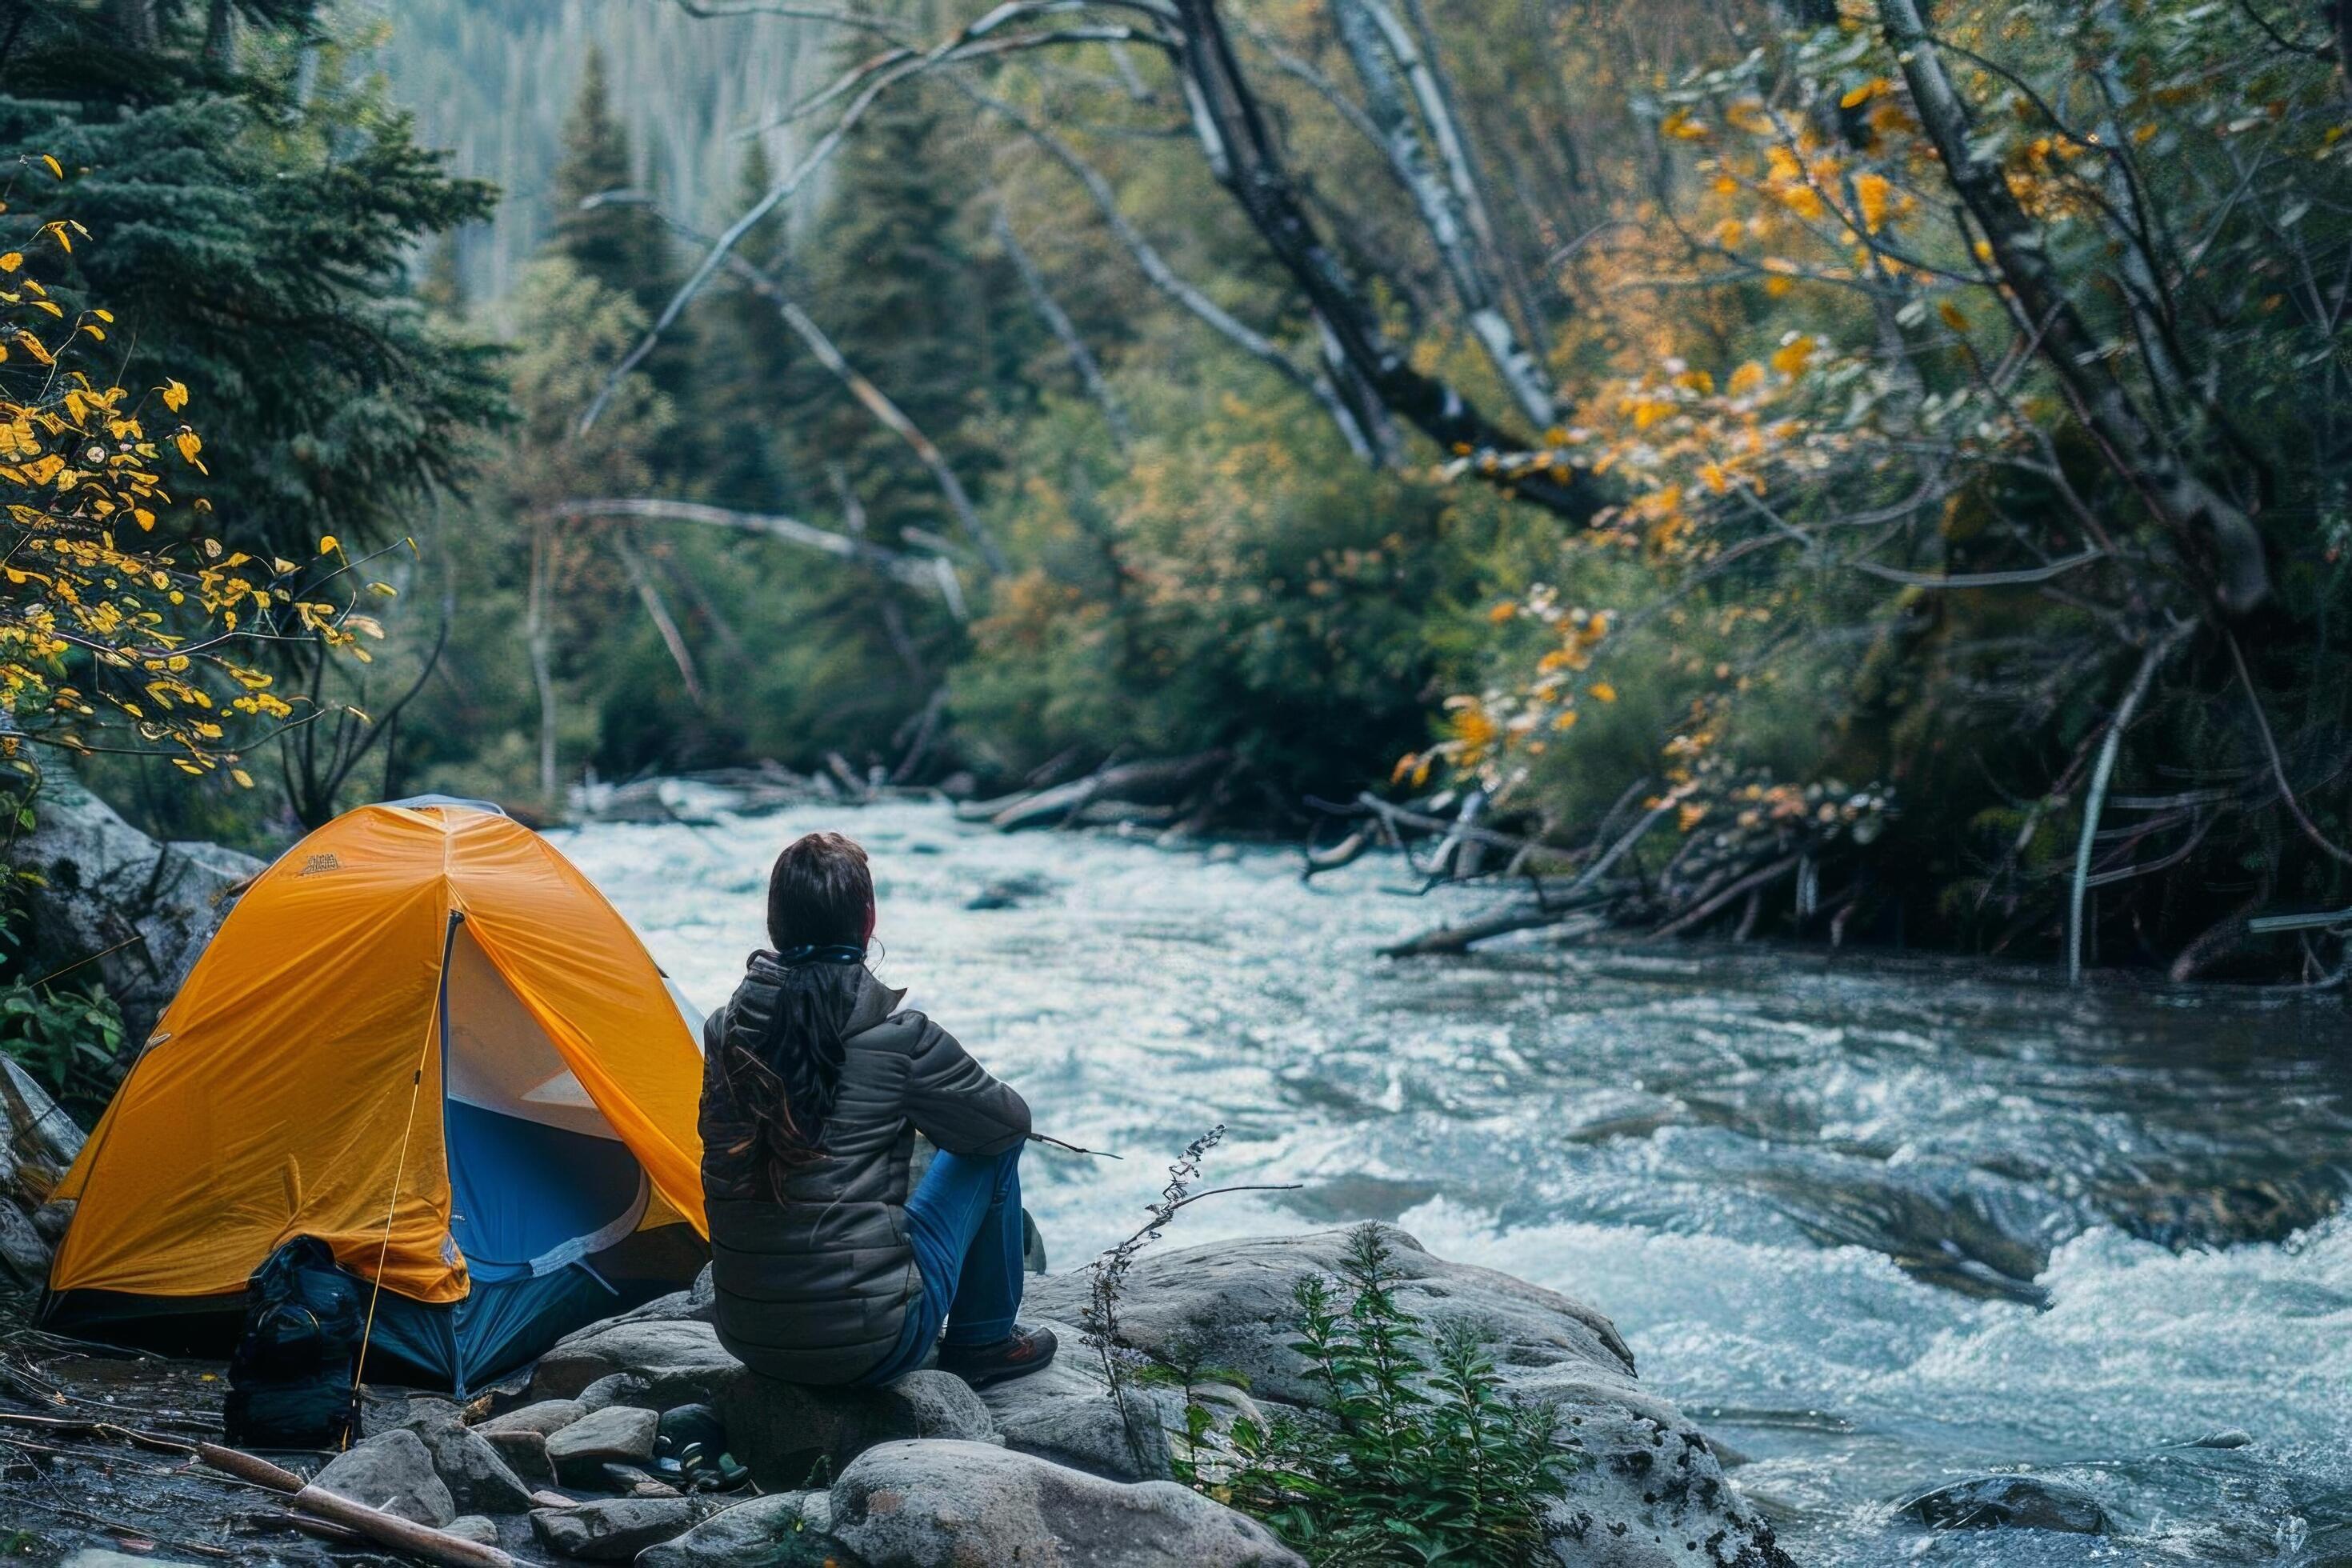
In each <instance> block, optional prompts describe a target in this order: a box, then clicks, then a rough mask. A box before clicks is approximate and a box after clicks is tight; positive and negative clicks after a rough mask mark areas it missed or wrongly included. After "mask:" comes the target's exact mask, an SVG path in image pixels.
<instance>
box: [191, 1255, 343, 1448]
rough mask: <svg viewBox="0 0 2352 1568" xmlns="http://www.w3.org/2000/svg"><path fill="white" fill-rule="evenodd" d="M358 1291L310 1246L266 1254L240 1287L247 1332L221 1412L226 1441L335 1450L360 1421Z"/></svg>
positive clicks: (239, 1341)
mask: <svg viewBox="0 0 2352 1568" xmlns="http://www.w3.org/2000/svg"><path fill="white" fill-rule="evenodd" d="M366 1312H367V1295H366V1289H365V1288H364V1287H363V1286H362V1284H361V1283H360V1282H359V1281H358V1280H357V1279H352V1277H351V1276H350V1275H349V1274H346V1273H344V1272H343V1270H342V1269H341V1268H339V1267H338V1266H337V1265H336V1263H335V1255H334V1253H333V1251H332V1250H331V1248H329V1247H328V1246H327V1244H326V1243H325V1242H323V1241H320V1239H319V1238H318V1237H315V1236H298V1237H295V1238H294V1239H293V1240H291V1241H289V1242H288V1243H287V1244H286V1245H285V1246H283V1247H279V1248H278V1250H277V1251H275V1252H273V1253H271V1254H270V1255H269V1257H268V1259H267V1260H265V1261H264V1262H263V1263H262V1265H261V1267H260V1268H257V1269H255V1270H254V1271H253V1277H252V1278H251V1279H248V1280H247V1281H246V1286H245V1327H244V1329H243V1330H242V1331H240V1332H239V1333H238V1335H237V1338H236V1351H235V1352H232V1353H231V1355H230V1356H229V1362H228V1398H227V1399H226V1401H225V1402H224V1404H223V1405H222V1409H221V1416H222V1419H223V1422H224V1423H225V1424H226V1426H227V1428H228V1440H229V1441H230V1442H231V1443H233V1444H236V1445H240V1446H244V1447H259V1448H339V1447H342V1446H343V1443H344V1442H345V1440H346V1439H347V1438H349V1436H351V1434H352V1430H353V1426H354V1422H355V1421H356V1418H357V1416H358V1412H359V1399H358V1393H357V1391H356V1390H355V1389H354V1388H353V1386H352V1379H353V1377H354V1376H356V1375H357V1371H358V1365H357V1363H358V1361H359V1353H360V1337H361V1334H362V1331H363V1329H364V1323H365V1317H366Z"/></svg>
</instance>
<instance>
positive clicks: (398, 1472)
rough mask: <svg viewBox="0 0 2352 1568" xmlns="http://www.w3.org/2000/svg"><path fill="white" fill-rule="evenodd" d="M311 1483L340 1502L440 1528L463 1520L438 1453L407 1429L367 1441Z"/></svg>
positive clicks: (342, 1455) (329, 1465)
mask: <svg viewBox="0 0 2352 1568" xmlns="http://www.w3.org/2000/svg"><path fill="white" fill-rule="evenodd" d="M310 1480H311V1484H312V1485H313V1486H316V1487H319V1488H320V1489H324V1490H327V1491H331V1492H333V1493H334V1494H335V1495H336V1496H338V1497H347V1498H349V1499H351V1500H352V1501H353V1502H357V1503H365V1504H366V1505H367V1506H368V1507H370V1508H373V1509H379V1510H383V1512H385V1513H390V1514H397V1515H398V1516H399V1517H401V1518H402V1519H405V1520H409V1521H414V1522H415V1523H417V1524H430V1525H434V1526H436V1527H438V1526H440V1525H444V1524H446V1523H448V1522H449V1521H451V1520H453V1519H455V1518H457V1504H456V1503H455V1502H454V1501H453V1500H451V1499H450V1496H449V1488H448V1486H447V1484H446V1483H445V1482H444V1481H443V1480H442V1479H441V1477H440V1475H439V1473H438V1472H437V1471H436V1470H435V1469H434V1468H433V1453H432V1450H430V1449H429V1448H427V1447H425V1440H424V1439H423V1438H421V1437H419V1436H417V1435H416V1434H415V1433H414V1432H411V1431H409V1430H408V1429H407V1428H405V1427H399V1428H395V1429H394V1430H393V1431H389V1432H383V1433H380V1434H378V1435H377V1436H373V1437H364V1438H362V1439H361V1440H360V1441H359V1442H356V1443H354V1444H352V1446H351V1447H348V1448H346V1449H344V1450H343V1451H342V1452H341V1453H340V1454H338V1455H336V1456H335V1457H334V1458H331V1459H330V1460H328V1461H327V1465H326V1468H324V1469H322V1470H320V1472H319V1473H318V1474H317V1475H316V1476H313V1477H312V1478H311V1479H310Z"/></svg>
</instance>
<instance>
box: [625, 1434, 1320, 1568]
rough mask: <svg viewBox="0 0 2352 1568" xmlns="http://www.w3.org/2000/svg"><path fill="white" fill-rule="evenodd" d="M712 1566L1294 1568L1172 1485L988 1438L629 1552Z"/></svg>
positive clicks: (649, 1567) (887, 1458) (896, 1449)
mask: <svg viewBox="0 0 2352 1568" xmlns="http://www.w3.org/2000/svg"><path fill="white" fill-rule="evenodd" d="M637 1561H638V1563H639V1564H640V1565H641V1568H718V1565H719V1564H722V1563H724V1564H730V1565H731V1564H736V1563H777V1564H795V1565H797V1564H803V1563H805V1564H811V1565H814V1564H816V1563H824V1562H827V1561H831V1562H834V1563H862V1564H864V1565H865V1568H937V1565H939V1564H945V1563H973V1564H980V1563H988V1564H996V1563H1012V1564H1036V1565H1037V1568H1304V1565H1303V1563H1302V1560H1301V1559H1300V1558H1299V1557H1298V1556H1297V1554H1296V1553H1295V1552H1291V1551H1290V1550H1289V1549H1288V1548H1287V1547H1286V1546H1284V1545H1283V1544H1282V1543H1281V1542H1279V1541H1277V1540H1276V1539H1275V1538H1274V1536H1273V1534H1272V1533H1271V1532H1269V1531H1267V1530H1266V1528H1265V1526H1264V1525H1261V1524H1259V1523H1258V1522H1257V1521H1255V1520H1253V1519H1248V1518H1245V1517H1244V1516H1243V1515H1241V1514H1238V1513H1235V1512H1234V1510H1231V1509H1229V1508H1226V1507H1224V1506H1223V1504H1221V1503H1218V1502H1214V1501H1213V1500H1210V1499H1209V1498H1207V1497H1204V1496H1202V1494H1201V1493H1199V1492H1195V1491H1192V1490H1190V1489H1186V1488H1184V1487H1180V1486H1178V1485H1176V1484H1175V1483H1173V1482H1172V1481H1146V1482H1142V1483H1139V1484H1125V1483H1121V1482H1118V1481H1112V1480H1106V1479H1103V1478H1101V1477H1099V1476H1090V1475H1086V1474H1083V1473H1082V1472H1080V1471H1077V1470H1073V1469H1068V1468H1065V1467H1063V1466H1060V1465H1055V1464H1052V1463H1049V1462H1047V1461H1046V1460H1044V1459H1040V1458H1034V1457H1033V1456H1031V1455H1027V1454H1017V1453H1013V1452H1012V1451H1010V1450H1008V1449H1004V1448H999V1447H994V1446H992V1445H989V1444H984V1443H967V1442H960V1441H953V1440H939V1439H933V1440H927V1441H914V1442H901V1443H885V1444H883V1445H881V1446H880V1447H875V1448H869V1449H867V1450H866V1452H865V1453H864V1454H862V1455H860V1456H859V1457H858V1458H857V1459H856V1462H855V1463H853V1464H852V1465H851V1466H850V1467H849V1468H848V1469H846V1470H845V1471H844V1472H843V1473H842V1477H841V1479H839V1480H838V1481H836V1482H835V1483H834V1485H833V1488H832V1489H831V1490H830V1492H815V1491H809V1492H782V1493H777V1494H774V1495H772V1496H769V1497H764V1498H761V1499H759V1500H757V1501H755V1502H751V1503H746V1504H744V1505H742V1506H740V1507H738V1508H734V1509H730V1510H727V1511H726V1512H724V1513H721V1514H719V1515H718V1516H717V1517H716V1518H713V1519H711V1520H709V1521H707V1522H706V1523H704V1524H701V1525H699V1526H698V1527H697V1528H696V1529H694V1530H693V1531H689V1532H688V1534H686V1535H684V1536H681V1537H679V1538H678V1539H677V1540H676V1541H673V1542H669V1543H668V1544H667V1545H666V1546H660V1547H656V1548H653V1549H652V1550H650V1551H648V1552H646V1554H645V1555H644V1556H642V1557H640V1558H638V1559H637Z"/></svg>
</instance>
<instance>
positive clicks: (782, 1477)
mask: <svg viewBox="0 0 2352 1568" xmlns="http://www.w3.org/2000/svg"><path fill="white" fill-rule="evenodd" d="M712 1408H713V1410H714V1411H715V1412H716V1413H717V1415H718V1416H719V1424H720V1425H721V1426H724V1427H725V1428H726V1431H727V1447H728V1451H729V1452H730V1453H731V1454H733V1455H734V1456H735V1458H736V1459H737V1460H738V1461H739V1462H740V1463H741V1464H742V1465H744V1466H745V1467H746V1468H749V1469H750V1470H751V1479H753V1480H755V1481H757V1482H758V1483H759V1484H760V1486H761V1488H763V1489H767V1490H769V1491H784V1490H789V1489H793V1488H796V1487H803V1486H806V1485H807V1484H808V1482H809V1480H810V1479H811V1477H812V1475H813V1474H814V1472H815V1471H816V1470H817V1468H818V1467H820V1466H823V1467H824V1473H825V1474H827V1475H839V1474H840V1473H841V1472H842V1469H843V1468H844V1467H845V1466H846V1465H847V1464H848V1463H849V1462H850V1460H852V1459H854V1458H856V1457H857V1456H858V1455H859V1454H862V1453H864V1452H865V1451H866V1449H868V1448H870V1447H874V1445H876V1444H877V1443H884V1442H888V1441H890V1440H892V1439H893V1438H900V1437H961V1438H965V1439H968V1440H971V1441H975V1442H993V1441H995V1438H996V1427H995V1425H994V1423H992V1421H991V1420H990V1419H989V1415H988V1407H987V1406H986V1405H982V1403H981V1401H980V1396H979V1395H978V1394H974V1393H972V1391H971V1385H970V1384H967V1383H965V1382H964V1381H963V1379H961V1378H960V1377H957V1376H955V1375H953V1374H952V1373H944V1372H929V1371H917V1372H910V1373H907V1375H906V1376H904V1377H901V1378H898V1380H896V1381H895V1382H892V1383H887V1384H883V1385H882V1386H881V1387H879V1388H812V1387H809V1386H807V1385H805V1384H796V1383H779V1382H777V1381H775V1380H774V1379H773V1378H768V1377H762V1376H761V1375H760V1374H759V1373H755V1372H753V1371H751V1369H749V1368H748V1367H745V1368H739V1369H738V1370H737V1372H736V1373H735V1375H734V1376H732V1377H730V1378H729V1379H728V1380H726V1381H725V1382H724V1383H722V1384H720V1385H719V1390H718V1393H717V1396H716V1397H715V1398H714V1399H713V1401H712Z"/></svg>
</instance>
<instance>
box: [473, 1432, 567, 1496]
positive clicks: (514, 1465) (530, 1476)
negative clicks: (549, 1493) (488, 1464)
mask: <svg viewBox="0 0 2352 1568" xmlns="http://www.w3.org/2000/svg"><path fill="white" fill-rule="evenodd" d="M474 1430H475V1431H476V1432H477V1433H478V1434H479V1435H480V1436H481V1439H482V1441H483V1442H485V1443H488V1445H489V1446H490V1447H493V1448H495V1449H497V1450H498V1454H499V1458H501V1459H504V1460H505V1461H506V1462H507V1468H509V1469H510V1470H512V1471H513V1472H514V1473H515V1475H516V1476H517V1477H518V1478H519V1479H520V1480H521V1481H522V1482H523V1484H524V1485H525V1486H527V1487H531V1488H538V1487H551V1486H553V1485H554V1484H555V1461H554V1460H553V1459H551V1458H549V1457H548V1453H547V1438H546V1437H545V1436H542V1435H541V1434H540V1433H537V1432H534V1431H532V1430H530V1428H529V1427H527V1426H514V1427H506V1428H501V1429H500V1430H499V1431H496V1432H493V1431H490V1430H488V1428H487V1427H481V1426H477V1427H475V1428H474Z"/></svg>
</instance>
